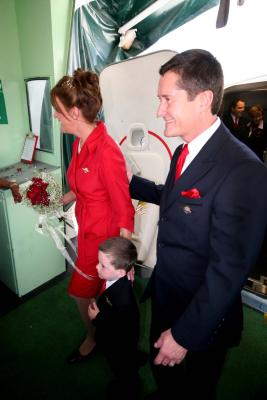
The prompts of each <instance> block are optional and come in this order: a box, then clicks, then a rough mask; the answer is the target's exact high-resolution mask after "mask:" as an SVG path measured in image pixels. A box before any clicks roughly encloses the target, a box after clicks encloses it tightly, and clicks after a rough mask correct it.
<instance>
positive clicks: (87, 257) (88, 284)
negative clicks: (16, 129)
mask: <svg viewBox="0 0 267 400" xmlns="http://www.w3.org/2000/svg"><path fill="white" fill-rule="evenodd" d="M51 101H52V104H53V107H54V109H55V113H54V116H55V118H57V119H58V120H59V121H60V123H61V130H62V132H63V133H70V134H73V135H75V136H76V140H75V142H74V144H73V152H72V159H71V162H70V165H69V168H68V172H67V178H68V183H69V186H70V189H71V190H70V191H69V192H68V193H66V194H65V195H64V196H63V198H62V200H63V204H68V203H70V202H71V201H74V200H75V201H76V206H75V214H76V219H77V223H78V257H77V260H76V266H77V269H75V270H74V272H73V275H72V279H71V282H70V285H69V289H68V291H69V295H70V296H71V297H73V298H74V300H75V301H76V303H77V306H78V309H79V311H80V314H81V317H82V320H83V321H84V323H85V326H86V329H87V335H86V338H85V340H84V341H83V343H82V344H81V345H80V347H79V348H78V349H77V350H75V351H74V352H73V353H72V354H71V355H70V356H69V357H68V358H67V360H68V362H70V363H73V362H79V361H83V360H85V359H87V358H89V356H90V353H91V351H92V350H93V349H94V346H95V342H94V329H93V326H92V324H91V321H90V320H89V318H88V312H87V310H88V305H89V303H90V302H91V301H92V299H94V298H95V297H96V296H97V295H98V294H99V291H100V289H101V287H102V285H103V281H101V280H100V279H99V277H98V274H97V272H96V265H97V263H98V246H99V244H100V243H101V242H103V241H104V240H105V239H107V238H108V237H111V236H119V235H121V236H123V237H126V238H131V233H132V232H133V228H134V208H133V206H132V202H131V198H130V194H129V184H128V179H127V174H126V166H125V161H124V157H123V155H122V153H121V150H120V148H119V147H118V145H117V144H116V143H115V142H114V140H113V139H112V138H111V137H110V136H109V135H108V133H107V131H106V127H105V125H104V123H103V122H100V121H97V120H96V116H97V114H98V112H99V110H100V108H101V105H102V98H101V93H100V88H99V80H98V76H97V75H96V74H94V73H93V72H90V71H84V70H81V69H77V70H76V71H75V72H74V75H73V77H71V76H64V77H63V78H62V79H60V81H59V82H58V83H57V84H56V86H55V87H54V88H53V89H52V91H51Z"/></svg>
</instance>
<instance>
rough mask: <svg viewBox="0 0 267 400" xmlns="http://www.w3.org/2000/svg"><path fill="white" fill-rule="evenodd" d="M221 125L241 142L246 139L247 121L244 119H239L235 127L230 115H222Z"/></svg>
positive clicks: (247, 131)
mask: <svg viewBox="0 0 267 400" xmlns="http://www.w3.org/2000/svg"><path fill="white" fill-rule="evenodd" d="M222 120H223V123H224V124H225V125H226V126H227V128H228V129H229V131H230V132H231V133H232V134H233V135H234V136H235V137H237V138H238V139H239V140H241V142H244V143H245V142H246V140H247V138H248V133H249V128H248V123H249V121H248V120H247V119H246V118H244V117H240V118H239V121H238V125H237V126H236V125H235V123H234V121H233V118H232V115H231V113H227V114H224V115H223V117H222Z"/></svg>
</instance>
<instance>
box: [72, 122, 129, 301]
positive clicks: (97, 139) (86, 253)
mask: <svg viewBox="0 0 267 400" xmlns="http://www.w3.org/2000/svg"><path fill="white" fill-rule="evenodd" d="M78 146H79V139H76V140H75V142H74V144H73V153H72V159H71V162H70V165H69V168H68V172H67V178H68V182H69V186H70V189H71V190H72V191H73V192H74V193H75V194H76V207H75V215H76V219H77V223H78V227H79V231H78V258H77V261H76V265H77V267H78V268H79V269H80V270H81V271H82V273H83V274H85V275H87V276H89V278H90V279H87V278H86V277H84V276H83V274H80V273H79V272H77V271H76V270H74V272H73V275H72V279H71V282H70V286H69V293H70V294H72V295H74V296H76V297H84V298H90V297H95V296H96V295H97V293H98V291H99V289H100V288H101V286H102V280H101V279H99V277H98V275H97V272H96V265H97V263H98V246H99V244H100V243H101V242H103V241H104V240H105V239H107V238H109V237H111V236H119V235H120V228H126V229H128V230H129V231H131V232H133V229H134V208H133V205H132V202H131V198H130V193H129V183H128V179H127V174H126V167H125V161H124V157H123V155H122V153H121V150H120V148H119V147H118V145H117V144H116V143H115V142H114V140H113V139H112V138H111V137H110V136H109V135H108V134H107V131H106V127H105V125H104V124H103V122H98V123H97V127H96V128H95V129H94V130H93V132H92V133H91V134H90V135H89V136H88V138H87V140H86V142H85V143H84V145H83V146H82V149H81V151H80V153H79V154H78Z"/></svg>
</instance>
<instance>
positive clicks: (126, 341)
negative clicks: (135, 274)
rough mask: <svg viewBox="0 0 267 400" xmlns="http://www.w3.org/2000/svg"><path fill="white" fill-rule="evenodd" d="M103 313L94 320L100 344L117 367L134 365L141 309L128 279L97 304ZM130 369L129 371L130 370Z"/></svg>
mask: <svg viewBox="0 0 267 400" xmlns="http://www.w3.org/2000/svg"><path fill="white" fill-rule="evenodd" d="M97 305H98V308H99V310H100V312H99V313H98V314H97V316H96V318H95V319H94V320H93V322H94V325H95V326H96V344H97V346H98V347H100V348H101V349H102V350H103V351H104V353H105V355H106V356H107V357H108V358H109V361H111V362H112V364H113V366H114V365H115V367H116V365H118V366H120V365H121V364H123V365H122V367H123V368H124V369H125V362H127V360H129V364H134V360H133V357H135V353H136V346H137V342H138V339H139V310H138V307H137V302H136V299H135V296H134V292H133V288H132V285H131V282H130V281H129V280H128V278H127V276H125V277H123V278H120V279H119V280H117V281H116V282H115V283H113V284H112V285H111V286H110V287H109V288H107V289H106V290H105V291H104V292H103V293H102V294H101V295H100V297H99V299H98V301H97ZM126 369H127V368H126Z"/></svg>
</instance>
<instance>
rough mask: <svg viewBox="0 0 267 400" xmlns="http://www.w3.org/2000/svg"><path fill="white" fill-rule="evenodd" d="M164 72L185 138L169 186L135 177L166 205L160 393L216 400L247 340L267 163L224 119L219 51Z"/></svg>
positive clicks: (137, 192)
mask: <svg viewBox="0 0 267 400" xmlns="http://www.w3.org/2000/svg"><path fill="white" fill-rule="evenodd" d="M160 75H161V77H160V81H159V87H158V97H159V101H160V104H159V108H158V116H159V117H162V118H163V119H164V121H165V132H164V134H165V136H167V137H176V136H177V137H178V136H179V137H180V138H182V140H183V141H184V146H183V145H180V146H179V147H178V148H177V149H176V151H175V153H174V155H173V159H172V161H171V165H170V171H169V174H168V177H167V180H166V183H165V185H156V184H155V183H154V182H151V181H148V180H146V179H144V178H142V177H138V176H133V177H132V180H131V183H130V190H131V194H132V197H133V198H135V199H139V200H143V201H147V202H151V203H155V204H158V205H160V216H159V230H158V238H157V262H156V265H155V268H154V270H153V273H152V276H151V279H150V281H149V284H148V287H147V289H146V292H145V297H148V296H150V297H151V300H152V322H151V358H152V368H153V372H154V376H155V378H156V382H157V384H158V389H159V390H158V393H157V397H155V398H162V399H169V398H172V397H173V395H172V394H173V393H177V396H178V395H179V398H181V399H182V398H186V399H191V398H198V397H200V398H204V399H205V400H207V399H214V398H215V389H216V383H217V381H218V379H219V377H220V375H221V371H222V367H223V364H224V360H225V357H226V353H227V349H228V348H229V347H232V346H236V345H238V344H239V342H240V338H241V331H242V322H243V321H242V304H241V290H242V287H243V285H244V283H245V282H246V279H247V277H248V275H249V272H250V269H251V267H252V266H253V265H254V263H255V260H256V258H257V255H258V253H259V250H260V247H261V243H262V241H263V237H264V232H265V230H266V224H267V207H266V198H267V170H266V167H265V166H264V165H263V163H262V162H260V161H259V159H258V158H257V157H256V156H255V155H254V154H253V153H252V152H251V151H250V149H248V147H247V146H245V145H244V144H243V143H241V142H240V141H239V140H237V139H236V138H235V137H234V136H233V135H232V134H231V133H230V132H229V130H228V129H227V128H226V127H225V125H224V124H223V123H221V121H220V119H219V118H218V117H217V113H218V110H219V107H220V103H221V99H222V94H223V72H222V69H221V65H220V64H219V62H218V61H217V60H216V59H215V58H214V57H213V56H212V55H211V54H210V53H209V52H207V51H204V50H189V51H185V52H183V53H180V54H177V55H175V56H174V57H173V58H172V59H171V60H170V61H168V62H167V63H166V64H164V65H163V66H162V67H161V69H160ZM186 145H187V146H186ZM186 148H187V150H188V151H189V154H188V155H187V156H186V157H185V154H186V153H185V149H186ZM183 158H185V162H184V164H183V165H182V161H181V160H182V159H183ZM177 160H178V162H177ZM183 396H184V397H183ZM177 398H178V397H177Z"/></svg>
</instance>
